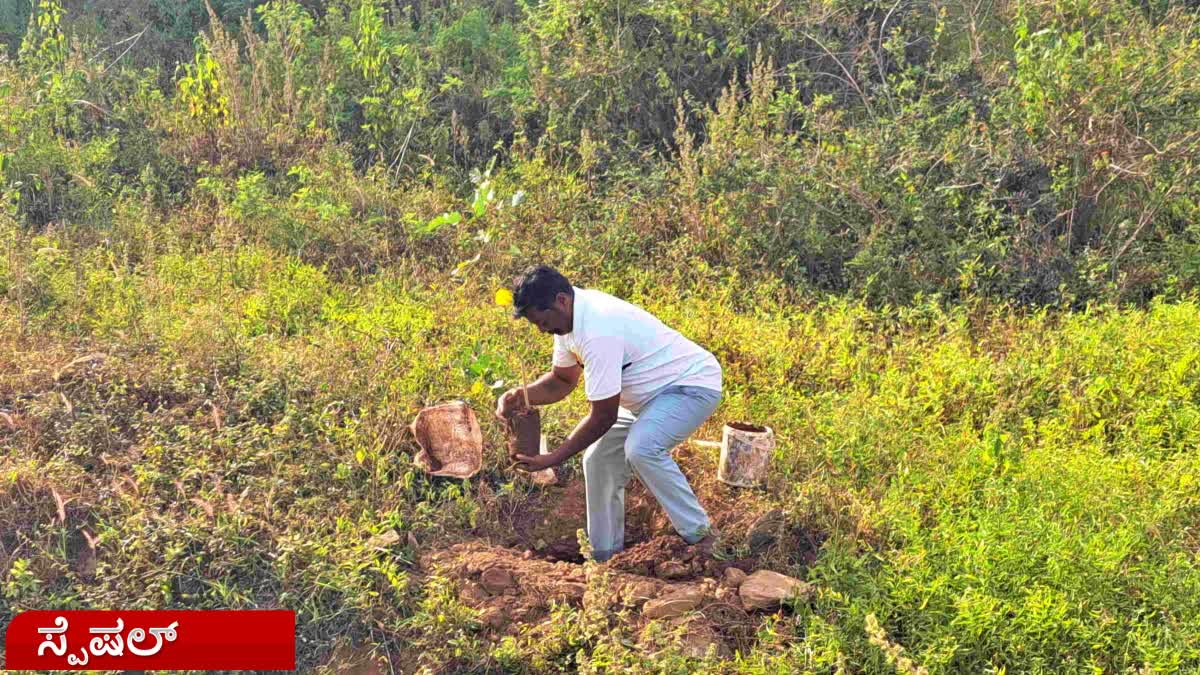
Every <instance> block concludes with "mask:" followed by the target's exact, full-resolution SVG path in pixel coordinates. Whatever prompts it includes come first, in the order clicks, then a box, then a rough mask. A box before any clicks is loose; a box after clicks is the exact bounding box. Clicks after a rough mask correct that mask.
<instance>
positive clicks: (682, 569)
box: [654, 560, 692, 579]
mask: <svg viewBox="0 0 1200 675" xmlns="http://www.w3.org/2000/svg"><path fill="white" fill-rule="evenodd" d="M691 572H692V568H691V567H689V566H688V565H685V564H683V563H681V562H679V561H678V560H664V561H662V562H660V563H659V564H658V565H655V567H654V575H655V576H657V577H658V578H660V579H680V578H683V577H686V576H687V575H689V574H691Z"/></svg>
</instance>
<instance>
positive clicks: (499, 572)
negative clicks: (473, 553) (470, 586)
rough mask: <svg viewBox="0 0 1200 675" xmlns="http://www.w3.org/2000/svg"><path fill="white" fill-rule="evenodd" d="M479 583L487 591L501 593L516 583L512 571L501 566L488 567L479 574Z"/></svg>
mask: <svg viewBox="0 0 1200 675" xmlns="http://www.w3.org/2000/svg"><path fill="white" fill-rule="evenodd" d="M479 584H480V585H481V586H483V587H484V589H486V590H487V591H488V592H489V593H503V592H504V590H505V589H507V588H512V587H513V586H515V585H516V582H515V581H513V577H512V573H511V572H509V571H508V570H506V569H504V568H503V567H489V568H487V569H485V570H483V573H482V574H480V575H479Z"/></svg>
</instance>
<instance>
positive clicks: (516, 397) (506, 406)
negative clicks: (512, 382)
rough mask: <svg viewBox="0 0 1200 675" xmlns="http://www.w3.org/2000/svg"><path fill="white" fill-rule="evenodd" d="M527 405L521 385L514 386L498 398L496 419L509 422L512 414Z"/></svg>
mask: <svg viewBox="0 0 1200 675" xmlns="http://www.w3.org/2000/svg"><path fill="white" fill-rule="evenodd" d="M524 407H525V397H524V395H523V394H522V393H521V388H520V387H513V388H512V389H509V390H508V391H506V392H504V393H503V394H501V395H500V398H498V399H496V419H498V420H500V421H501V422H508V418H509V417H512V414H513V413H515V412H517V411H518V410H521V409H523V408H524Z"/></svg>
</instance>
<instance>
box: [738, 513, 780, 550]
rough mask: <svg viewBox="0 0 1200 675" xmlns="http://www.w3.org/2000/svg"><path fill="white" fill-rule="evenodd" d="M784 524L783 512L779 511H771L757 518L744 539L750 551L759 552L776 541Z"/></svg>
mask: <svg viewBox="0 0 1200 675" xmlns="http://www.w3.org/2000/svg"><path fill="white" fill-rule="evenodd" d="M785 522H786V519H785V517H784V515H783V511H781V510H779V509H771V510H770V511H767V512H766V513H764V514H763V515H761V516H759V517H758V519H757V520H755V521H754V524H752V525H751V526H750V534H749V535H748V536H747V538H746V541H747V543H748V544H749V545H750V550H751V551H760V550H762V549H764V548H766V547H768V546H770V545H771V544H774V543H775V542H776V541H778V540H779V533H780V531H781V530H782V529H783V526H784V523H785Z"/></svg>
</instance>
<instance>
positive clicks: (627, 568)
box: [608, 534, 747, 581]
mask: <svg viewBox="0 0 1200 675" xmlns="http://www.w3.org/2000/svg"><path fill="white" fill-rule="evenodd" d="M742 565H747V563H742ZM608 566H609V568H611V569H614V570H619V571H622V572H628V573H630V574H638V575H642V576H648V577H658V578H660V579H668V580H675V581H680V580H685V579H695V578H697V577H701V576H705V577H710V578H714V579H715V578H719V577H720V576H721V574H722V573H723V572H724V571H725V568H726V567H730V566H740V565H738V564H737V562H735V561H721V560H717V559H715V558H713V557H712V556H711V555H706V554H704V553H703V552H702V551H701V550H700V549H699V548H698V547H696V546H692V545H689V544H688V543H687V542H685V541H684V540H683V539H680V538H679V537H678V536H677V535H674V534H669V535H662V536H658V537H654V538H653V539H651V540H649V541H644V542H642V543H640V544H636V545H634V546H633V547H631V548H627V549H625V550H624V551H621V552H620V553H618V554H616V555H614V556H613V557H612V558H610V559H609V561H608Z"/></svg>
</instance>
